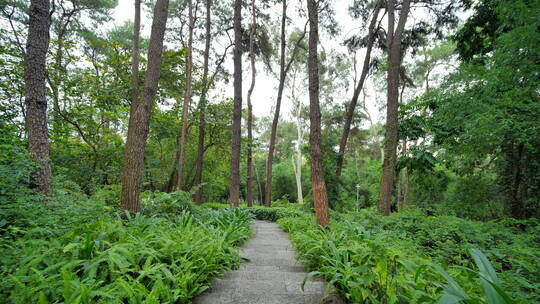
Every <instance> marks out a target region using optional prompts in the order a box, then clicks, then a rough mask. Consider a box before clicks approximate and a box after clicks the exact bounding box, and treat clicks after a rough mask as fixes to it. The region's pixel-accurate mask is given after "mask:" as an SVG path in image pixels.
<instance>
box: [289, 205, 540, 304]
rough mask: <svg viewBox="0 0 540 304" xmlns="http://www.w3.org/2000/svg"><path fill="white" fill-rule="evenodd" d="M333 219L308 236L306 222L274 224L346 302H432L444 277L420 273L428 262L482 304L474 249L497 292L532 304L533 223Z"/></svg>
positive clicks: (537, 268) (537, 230)
mask: <svg viewBox="0 0 540 304" xmlns="http://www.w3.org/2000/svg"><path fill="white" fill-rule="evenodd" d="M336 215H337V214H335V213H333V214H332V221H331V225H330V227H329V228H328V229H326V230H319V229H316V228H315V224H314V223H315V219H314V218H313V217H312V216H302V217H296V218H293V217H286V218H282V219H280V220H278V224H279V225H280V226H281V227H282V228H284V229H285V230H286V231H288V232H289V234H290V237H291V239H292V241H293V243H294V244H295V246H296V248H297V249H298V251H299V253H300V256H301V258H302V259H303V261H304V262H305V263H306V264H307V265H308V266H310V268H311V269H313V270H315V271H317V272H319V273H321V274H323V275H324V276H325V277H326V278H327V279H328V280H329V281H331V282H333V283H335V284H336V288H337V289H338V291H340V292H341V294H342V295H343V296H344V297H345V298H346V299H348V301H350V302H351V303H395V302H396V301H397V303H400V302H401V303H420V302H422V299H424V300H425V301H427V302H433V301H436V300H437V299H438V298H439V297H440V296H442V294H441V292H442V289H441V286H446V285H447V284H448V283H447V278H446V277H445V276H442V275H441V274H439V272H435V273H434V272H433V271H425V272H422V271H421V270H422V269H424V270H425V269H426V268H425V267H426V266H425V265H433V264H434V263H435V264H440V265H443V266H444V268H446V269H447V270H446V271H447V272H448V274H449V276H450V277H453V278H454V279H453V280H455V281H456V282H458V283H459V285H461V286H462V287H461V288H462V289H463V290H464V292H465V293H466V294H468V295H470V296H471V297H473V298H474V299H479V300H478V301H479V302H475V303H484V302H485V301H486V300H485V299H484V297H485V296H487V294H485V292H484V291H483V287H481V286H480V285H479V284H478V281H477V277H478V275H477V274H471V271H470V269H472V268H475V267H476V265H477V260H476V259H474V258H472V256H471V254H470V252H471V250H473V249H475V248H479V249H480V250H481V251H482V252H484V253H485V254H486V256H487V258H489V260H490V261H491V263H492V267H493V269H494V271H496V272H497V273H498V274H499V277H500V284H498V285H499V287H500V288H502V289H504V290H507V291H508V293H509V295H510V296H511V297H513V298H515V299H517V302H518V303H537V302H539V301H540V297H539V296H538V295H539V294H540V293H539V292H538V291H539V286H540V275H539V273H540V263H539V262H538V261H539V260H540V256H539V255H538V252H539V250H538V249H540V248H539V247H540V245H539V244H540V242H539V241H540V239H539V237H538V235H540V227H539V226H538V221H537V220H527V221H517V220H505V221H502V222H499V223H497V222H487V223H484V222H476V221H470V220H465V219H460V218H456V217H450V216H445V217H443V216H440V217H433V216H424V215H423V214H422V212H420V211H419V210H415V209H412V210H407V211H406V212H402V213H400V214H394V215H391V216H389V217H384V216H381V215H379V214H378V213H377V212H376V210H374V209H368V210H362V211H360V212H356V213H348V214H339V217H338V218H339V220H337V219H336V218H337V217H336ZM491 263H490V265H491ZM449 265H456V267H450V268H449ZM431 269H432V268H431ZM441 269H442V268H441ZM420 272H422V275H421V276H419V275H418V274H419V273H420ZM426 299H427V300H426ZM471 303H472V302H471ZM488 303H490V302H488Z"/></svg>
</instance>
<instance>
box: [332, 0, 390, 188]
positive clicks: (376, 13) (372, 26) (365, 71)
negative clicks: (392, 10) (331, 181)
mask: <svg viewBox="0 0 540 304" xmlns="http://www.w3.org/2000/svg"><path fill="white" fill-rule="evenodd" d="M383 2H384V1H382V0H379V1H377V3H376V4H375V7H374V8H373V17H371V22H370V23H369V29H368V41H367V46H366V57H365V58H364V64H363V66H362V74H361V75H360V79H359V80H358V83H357V84H356V88H355V89H354V93H353V97H352V99H351V103H350V104H349V107H348V108H347V113H346V114H345V124H344V125H343V134H342V136H341V141H340V143H339V152H338V156H337V169H336V175H337V176H338V177H339V176H341V169H342V168H343V159H344V155H345V147H346V146H347V140H348V139H349V132H350V130H351V123H352V119H353V116H354V109H355V108H356V103H357V102H358V97H359V96H360V92H361V91H362V88H363V87H364V82H365V80H366V78H367V74H368V72H369V63H370V60H371V49H372V48H373V43H374V41H375V34H376V29H375V26H376V25H377V20H378V17H379V11H380V9H381V7H382V5H383Z"/></svg>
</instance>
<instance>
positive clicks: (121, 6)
mask: <svg viewBox="0 0 540 304" xmlns="http://www.w3.org/2000/svg"><path fill="white" fill-rule="evenodd" d="M335 2H336V4H335V9H336V19H337V20H339V22H340V26H341V28H342V31H341V32H342V33H344V35H343V37H339V38H338V39H332V40H328V39H326V40H325V37H324V36H322V37H321V41H322V44H324V45H325V48H327V49H328V48H330V47H331V48H339V49H341V50H344V48H343V46H341V45H340V41H343V38H344V36H345V35H346V34H350V33H351V32H352V31H353V30H354V29H355V28H358V26H359V25H358V24H355V23H354V22H353V21H352V19H351V17H349V15H348V13H347V7H348V3H350V0H336V1H335ZM292 10H293V9H292V8H289V11H292ZM134 11H135V10H134V5H133V0H119V1H118V6H117V7H116V9H115V10H114V13H113V17H114V23H115V24H117V25H120V24H123V23H124V22H125V21H127V20H133V16H134ZM280 13H281V12H280V11H278V12H276V14H274V16H273V18H280ZM293 19H294V20H296V22H302V25H303V22H305V20H299V19H298V18H294V17H293ZM151 23H152V21H151V20H150V19H149V18H148V16H147V14H144V13H143V14H141V24H142V35H144V36H147V37H148V36H149V35H150V27H151ZM294 25H297V27H301V26H302V25H300V24H294ZM290 29H292V28H290ZM306 38H307V37H306ZM231 50H232V49H231ZM244 57H245V58H244V60H243V91H244V94H243V102H244V107H245V106H246V96H247V90H248V87H249V85H250V81H251V74H250V67H249V61H248V59H247V56H244ZM359 58H361V57H359ZM225 67H226V68H227V69H228V70H229V71H230V72H231V73H232V71H233V68H232V52H231V53H230V56H228V58H227V60H226V62H225ZM277 86H278V80H277V79H276V77H274V76H270V75H268V74H267V73H265V71H264V69H263V67H262V64H258V65H257V79H256V84H255V89H254V92H253V95H252V103H253V112H254V115H255V116H259V117H260V116H267V115H270V114H273V109H274V106H275V102H276V98H277ZM216 91H218V92H224V93H225V95H226V96H230V97H232V96H233V87H232V81H231V82H229V84H228V85H225V84H220V86H218V87H217V88H216ZM304 93H305V94H302V97H301V99H302V101H303V104H305V105H307V104H308V103H309V100H308V95H307V91H306V92H304ZM342 96H352V86H351V87H350V88H349V90H348V91H347V92H344V94H343V95H342ZM349 98H350V97H346V98H345V99H349ZM345 101H346V100H344V102H345ZM368 108H369V110H370V112H372V113H371V115H372V116H374V117H378V116H379V115H378V109H377V106H376V105H375V103H374V102H368ZM291 109H292V101H291V100H290V99H289V97H288V92H284V94H283V101H282V107H281V115H280V116H281V117H282V118H289V117H290V116H289V113H290V111H291Z"/></svg>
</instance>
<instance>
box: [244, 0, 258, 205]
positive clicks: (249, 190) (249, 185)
mask: <svg viewBox="0 0 540 304" xmlns="http://www.w3.org/2000/svg"><path fill="white" fill-rule="evenodd" d="M251 18H252V22H251V32H250V34H249V58H250V61H251V85H250V87H249V90H248V95H247V106H248V113H247V114H248V118H247V133H248V143H247V177H246V203H247V205H248V207H251V206H253V131H252V126H253V106H252V104H251V94H252V93H253V89H254V88H255V76H256V73H257V70H256V69H255V52H254V50H253V48H254V43H255V31H256V28H257V19H256V12H255V0H251Z"/></svg>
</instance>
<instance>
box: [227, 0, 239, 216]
mask: <svg viewBox="0 0 540 304" xmlns="http://www.w3.org/2000/svg"><path fill="white" fill-rule="evenodd" d="M233 61H234V109H233V121H232V149H231V150H232V151H231V152H232V153H231V185H230V187H229V202H230V204H231V205H232V206H238V204H239V200H240V136H241V134H240V132H241V127H242V126H241V123H242V0H235V1H234V60H233Z"/></svg>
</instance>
